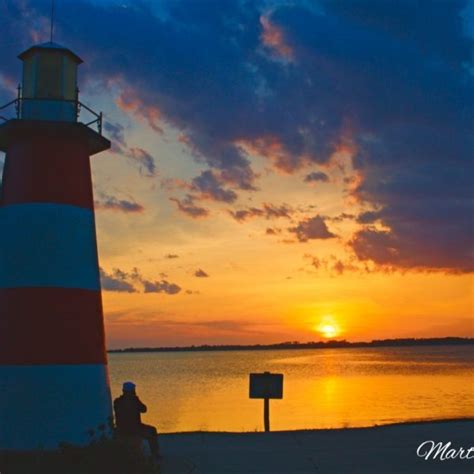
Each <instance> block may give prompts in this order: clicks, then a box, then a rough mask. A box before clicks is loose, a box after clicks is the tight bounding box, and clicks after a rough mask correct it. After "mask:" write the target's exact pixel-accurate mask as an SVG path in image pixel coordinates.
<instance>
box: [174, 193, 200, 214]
mask: <svg viewBox="0 0 474 474" xmlns="http://www.w3.org/2000/svg"><path fill="white" fill-rule="evenodd" d="M170 201H173V202H175V203H176V205H177V206H178V209H179V210H180V211H181V212H182V213H183V214H186V215H187V216H189V217H192V218H193V219H199V218H201V217H208V216H209V210H208V209H206V208H204V207H199V206H197V205H195V204H194V198H193V196H191V195H189V194H188V195H187V196H186V197H185V198H184V199H181V200H180V199H177V198H170Z"/></svg>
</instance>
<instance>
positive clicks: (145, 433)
mask: <svg viewBox="0 0 474 474" xmlns="http://www.w3.org/2000/svg"><path fill="white" fill-rule="evenodd" d="M122 390H123V394H122V395H121V396H120V397H118V398H116V399H115V400H114V411H115V422H116V424H117V431H118V433H119V434H121V435H125V436H140V437H142V438H145V439H146V440H147V441H148V444H149V446H150V451H151V453H152V455H153V456H154V457H159V454H160V453H159V447H158V438H157V431H156V428H155V427H154V426H150V425H145V424H143V423H142V420H141V413H145V412H146V405H144V404H143V403H142V402H141V401H140V399H139V398H138V396H137V394H136V393H135V384H134V383H132V382H125V383H124V384H123V388H122Z"/></svg>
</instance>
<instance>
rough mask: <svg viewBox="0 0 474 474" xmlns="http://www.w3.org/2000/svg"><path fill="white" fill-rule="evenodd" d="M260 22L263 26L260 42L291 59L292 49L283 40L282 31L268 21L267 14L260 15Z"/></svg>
mask: <svg viewBox="0 0 474 474" xmlns="http://www.w3.org/2000/svg"><path fill="white" fill-rule="evenodd" d="M260 24H261V25H262V27H263V32H262V35H261V40H262V43H263V44H264V45H265V46H267V47H269V48H270V49H272V50H273V51H275V52H276V53H277V54H278V55H279V56H283V57H284V58H285V59H287V60H292V59H293V50H292V49H291V47H290V46H289V45H288V44H287V43H286V42H285V37H284V33H283V31H282V30H281V29H280V28H279V27H278V26H277V25H275V24H274V23H272V22H271V21H270V19H269V18H268V17H267V16H263V15H262V16H261V17H260Z"/></svg>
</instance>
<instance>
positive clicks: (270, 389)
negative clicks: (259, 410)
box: [249, 372, 283, 431]
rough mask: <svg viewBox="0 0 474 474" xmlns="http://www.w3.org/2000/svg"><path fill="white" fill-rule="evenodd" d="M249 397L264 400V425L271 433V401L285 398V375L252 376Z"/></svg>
mask: <svg viewBox="0 0 474 474" xmlns="http://www.w3.org/2000/svg"><path fill="white" fill-rule="evenodd" d="M249 397H250V398H263V424H264V426H265V431H270V399H271V398H277V399H282V398H283V374H272V373H270V372H264V373H263V374H250V379H249Z"/></svg>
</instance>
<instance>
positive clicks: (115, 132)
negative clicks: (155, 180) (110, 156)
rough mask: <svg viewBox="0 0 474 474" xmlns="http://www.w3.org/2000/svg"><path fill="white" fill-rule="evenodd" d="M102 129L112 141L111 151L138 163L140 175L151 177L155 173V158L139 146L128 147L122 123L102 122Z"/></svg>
mask: <svg viewBox="0 0 474 474" xmlns="http://www.w3.org/2000/svg"><path fill="white" fill-rule="evenodd" d="M104 129H105V131H106V132H107V133H108V134H109V136H110V138H111V143H112V152H114V153H118V154H120V155H122V156H125V157H126V158H128V159H129V160H131V161H132V162H133V163H134V164H136V165H138V170H139V172H140V174H141V175H143V176H147V177H153V176H155V175H156V164H155V158H154V157H153V156H152V155H150V153H148V152H147V151H146V150H144V149H143V148H140V147H129V146H128V145H127V142H126V140H125V132H124V127H123V125H121V124H119V123H112V122H104Z"/></svg>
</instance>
